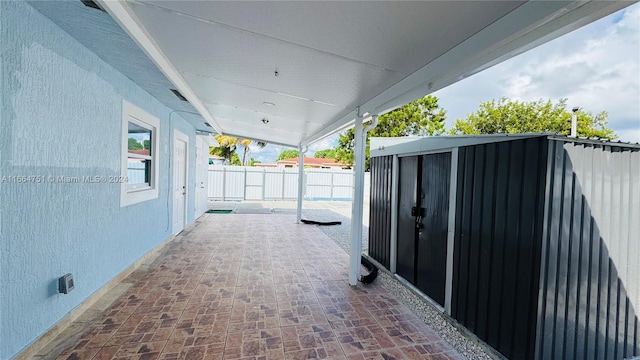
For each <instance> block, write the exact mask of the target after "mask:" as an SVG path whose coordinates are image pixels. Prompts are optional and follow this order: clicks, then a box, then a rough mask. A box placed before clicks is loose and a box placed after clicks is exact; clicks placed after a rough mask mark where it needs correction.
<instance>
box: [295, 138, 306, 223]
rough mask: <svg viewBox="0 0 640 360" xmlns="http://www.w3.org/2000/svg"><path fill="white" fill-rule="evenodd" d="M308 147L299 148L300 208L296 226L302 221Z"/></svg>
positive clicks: (297, 212)
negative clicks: (305, 157) (303, 186)
mask: <svg viewBox="0 0 640 360" xmlns="http://www.w3.org/2000/svg"><path fill="white" fill-rule="evenodd" d="M307 149H308V147H306V146H300V147H299V148H298V204H297V205H298V208H297V210H296V214H297V217H296V219H297V220H296V224H300V220H301V219H302V185H303V183H304V182H303V181H304V154H305V153H306V152H307Z"/></svg>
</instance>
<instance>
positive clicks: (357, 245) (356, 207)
mask: <svg viewBox="0 0 640 360" xmlns="http://www.w3.org/2000/svg"><path fill="white" fill-rule="evenodd" d="M362 121H363V116H362V115H360V109H359V108H358V111H357V116H356V124H355V136H354V140H355V145H354V150H355V154H354V160H355V168H354V177H355V179H354V191H353V203H352V205H351V208H352V210H351V248H350V250H351V251H350V254H349V284H350V285H351V286H355V285H356V284H357V282H358V275H359V274H360V259H361V256H362V215H363V210H364V209H363V207H364V170H365V168H364V163H365V149H366V146H367V132H369V130H371V129H373V128H374V127H376V126H377V125H378V115H373V116H372V119H371V124H369V125H367V126H366V127H365V128H364V129H363V128H362Z"/></svg>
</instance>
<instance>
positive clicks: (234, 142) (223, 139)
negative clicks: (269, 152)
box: [215, 135, 267, 166]
mask: <svg viewBox="0 0 640 360" xmlns="http://www.w3.org/2000/svg"><path fill="white" fill-rule="evenodd" d="M215 138H216V141H218V144H220V146H222V147H224V148H227V149H228V151H227V152H226V153H225V157H226V158H227V160H229V162H231V153H232V152H234V151H236V150H237V148H238V146H241V147H242V166H245V164H246V159H247V153H249V152H251V150H250V149H249V146H250V145H251V143H253V142H255V143H256V145H258V147H260V148H263V147H265V146H267V144H266V143H264V142H262V141H253V140H250V139H243V138H236V137H233V136H228V135H216V136H215Z"/></svg>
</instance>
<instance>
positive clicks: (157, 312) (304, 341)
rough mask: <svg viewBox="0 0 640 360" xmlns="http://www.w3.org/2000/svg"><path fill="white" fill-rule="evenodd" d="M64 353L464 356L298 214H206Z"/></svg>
mask: <svg viewBox="0 0 640 360" xmlns="http://www.w3.org/2000/svg"><path fill="white" fill-rule="evenodd" d="M131 276H133V277H135V279H134V280H133V281H132V282H133V285H132V286H131V287H130V288H129V289H128V291H127V292H126V293H124V294H123V295H122V296H120V297H119V298H118V299H116V301H114V303H113V304H112V305H111V306H110V307H109V308H108V309H107V310H106V311H105V312H104V313H103V314H102V315H101V316H100V317H99V318H98V319H99V320H98V321H97V322H95V323H92V324H91V325H90V326H89V327H88V329H86V331H85V332H84V333H83V334H82V335H80V336H78V338H77V340H76V341H75V343H73V345H71V346H70V347H68V348H66V349H65V350H64V351H63V352H62V353H60V355H59V356H58V359H163V360H169V359H189V360H194V359H309V358H325V359H462V356H460V355H459V354H458V353H457V352H456V351H455V350H454V349H453V348H452V347H451V346H450V345H449V344H447V343H446V342H444V341H443V340H442V339H441V338H440V337H439V336H438V335H437V334H436V333H435V332H434V331H433V330H432V329H431V328H429V327H428V326H427V325H425V324H424V322H422V321H421V320H420V319H419V318H418V317H417V316H415V315H414V314H413V313H412V312H411V311H410V310H408V309H407V308H406V307H405V306H404V305H403V304H401V303H400V302H398V300H396V298H395V297H394V295H393V294H390V293H389V292H387V291H386V290H385V289H384V288H383V287H382V286H381V285H377V284H376V283H375V282H374V283H373V284H370V285H362V284H358V286H357V287H351V286H349V285H348V283H347V279H348V256H347V254H346V253H345V252H344V251H343V250H342V249H340V248H339V247H338V246H337V245H336V244H335V243H334V242H333V241H332V240H331V239H329V238H328V237H327V236H326V235H325V234H324V233H323V232H322V231H321V230H320V229H319V228H317V227H316V226H309V225H297V224H295V217H293V216H291V215H288V214H287V215H275V214H265V215H255V214H251V215H242V214H229V215H221V214H205V215H204V216H203V217H201V218H200V219H199V220H198V222H197V223H196V226H194V227H192V228H191V229H189V230H188V233H187V234H183V235H182V236H180V237H178V238H177V239H176V240H175V241H173V242H172V243H171V244H169V245H168V246H167V248H166V250H164V252H163V253H162V255H161V256H160V257H159V258H158V259H157V260H156V261H155V262H154V263H153V264H152V265H151V266H150V267H149V269H148V270H146V271H144V272H141V271H136V272H134V273H133V274H132V275H131Z"/></svg>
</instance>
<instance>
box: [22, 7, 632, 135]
mask: <svg viewBox="0 0 640 360" xmlns="http://www.w3.org/2000/svg"><path fill="white" fill-rule="evenodd" d="M99 3H100V6H102V7H103V8H104V9H105V10H106V11H107V12H108V13H109V14H110V15H111V17H112V18H113V19H115V20H116V21H117V23H118V24H119V25H120V26H121V28H122V29H124V30H125V31H126V33H127V34H128V35H129V36H130V37H131V38H132V39H133V40H134V41H135V42H136V43H137V45H138V46H139V47H140V48H141V49H142V50H143V51H144V52H145V53H146V55H147V56H148V57H149V58H150V59H151V60H152V61H153V62H154V63H155V65H156V66H157V67H158V68H159V69H160V70H161V71H162V73H163V74H164V75H165V76H166V77H167V78H168V79H169V80H170V81H171V83H172V84H173V85H174V86H175V88H177V89H178V90H179V91H180V92H181V93H182V95H184V97H186V98H187V99H188V101H189V103H190V104H191V106H193V108H194V109H195V110H196V111H197V112H198V113H199V114H200V115H201V116H202V117H203V119H204V121H206V122H207V123H209V124H210V125H211V126H212V127H213V128H214V129H215V131H216V132H218V133H223V134H228V135H233V136H238V137H244V138H250V139H256V140H261V141H265V142H269V143H275V144H282V145H289V146H301V145H302V146H304V145H309V144H311V143H313V142H315V141H318V140H320V139H322V138H324V137H326V136H328V135H330V134H332V133H334V132H336V131H339V130H341V129H344V128H346V127H348V126H350V125H352V124H353V120H354V119H355V117H356V116H357V115H358V114H364V113H367V112H368V113H370V114H383V113H385V112H388V111H390V110H393V109H395V108H397V107H399V106H402V105H403V104H405V103H407V102H410V101H412V100H415V99H417V98H419V97H421V96H424V95H427V94H429V93H432V92H434V91H436V90H439V89H441V88H443V87H446V86H448V85H450V84H452V83H455V82H456V81H459V80H461V79H464V78H465V77H468V76H470V75H472V74H475V73H477V72H479V71H482V70H483V69H486V68H488V67H490V66H492V65H494V64H497V63H499V62H501V61H504V60H506V59H508V58H511V57H513V56H515V55H517V54H520V53H522V52H524V51H526V50H528V49H530V48H533V47H535V46H537V45H539V44H542V43H544V42H546V41H549V40H551V39H553V38H556V37H558V36H560V35H563V34H565V33H567V32H569V31H571V30H574V29H576V28H579V27H581V26H583V25H586V24H588V23H590V22H592V21H595V20H597V19H599V18H601V17H603V16H606V15H608V14H611V13H613V12H615V11H617V10H619V9H621V8H624V7H626V6H628V5H630V4H632V3H633V2H631V1H586V2H585V1H423V2H351V1H344V2H322V1H320V2H315V1H310V2H308V1H305V2H277V1H258V2H242V1H241V2H205V1H155V0H154V1H147V0H142V1H103V0H100V1H99ZM34 6H36V7H40V8H45V5H34ZM41 11H42V10H41ZM61 21H63V20H61ZM116 68H117V67H116ZM358 112H359V113H358Z"/></svg>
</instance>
